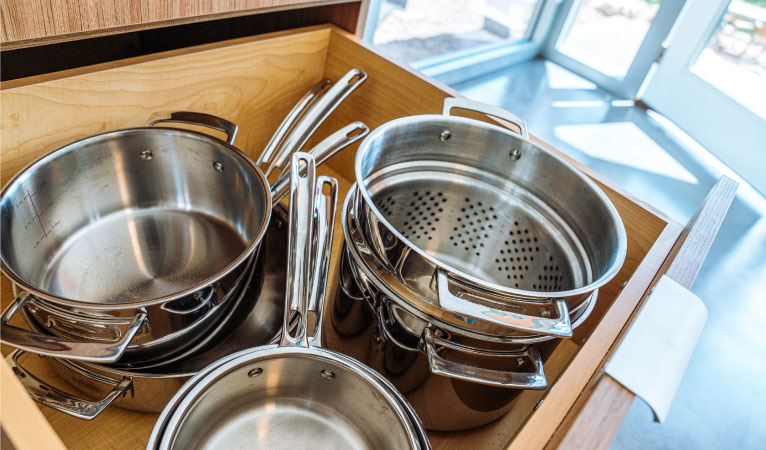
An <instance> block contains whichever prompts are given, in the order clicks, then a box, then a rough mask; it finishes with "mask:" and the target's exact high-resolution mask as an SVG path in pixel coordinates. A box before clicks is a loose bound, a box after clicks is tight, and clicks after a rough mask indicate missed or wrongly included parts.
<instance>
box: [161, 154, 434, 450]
mask: <svg viewBox="0 0 766 450" xmlns="http://www.w3.org/2000/svg"><path fill="white" fill-rule="evenodd" d="M301 162H304V163H305V166H306V167H305V172H304V173H302V174H301V175H297V174H298V173H299V170H300V169H299V167H298V166H299V163H301ZM291 172H292V173H293V174H296V175H294V178H293V180H294V182H293V184H292V187H291V206H290V216H291V220H290V222H291V223H290V236H289V242H290V244H289V252H288V281H287V298H286V307H285V309H286V311H285V318H284V323H283V330H288V326H287V322H288V320H289V319H290V317H294V316H297V317H298V318H299V319H300V324H299V326H298V327H297V328H296V331H295V333H294V335H293V333H290V332H289V331H283V334H282V340H281V343H280V345H279V346H278V347H275V346H266V347H260V348H257V349H253V350H252V351H251V352H249V353H246V354H243V355H239V356H236V357H234V358H227V359H225V360H223V361H222V362H220V363H216V364H213V365H212V366H211V367H210V368H209V369H206V370H205V371H204V372H203V373H201V374H199V375H198V376H196V377H194V378H193V379H192V380H190V381H189V383H188V384H187V385H186V387H185V388H184V389H182V390H181V391H180V392H179V394H178V395H176V397H175V398H174V399H173V400H172V401H171V402H170V404H168V406H167V408H166V411H167V413H163V414H162V415H161V416H160V419H161V420H160V421H158V422H157V424H156V425H155V429H154V431H153V433H152V437H151V439H150V442H149V445H148V448H152V449H153V448H160V449H171V448H184V449H186V448H231V447H237V446H241V445H243V444H247V445H248V446H250V447H256V448H285V447H286V446H289V447H291V448H333V449H337V448H353V449H358V448H381V449H388V448H397V449H401V448H422V447H423V446H422V443H421V442H422V441H421V437H422V436H424V433H422V432H421V433H419V432H418V430H417V428H418V426H417V425H418V424H417V423H416V422H415V423H413V420H412V417H411V416H410V415H409V414H408V410H407V408H405V407H404V406H403V403H402V402H401V400H400V398H399V397H398V396H397V395H396V394H395V390H394V389H393V387H391V386H390V385H388V384H387V383H386V382H385V381H383V380H382V378H380V377H379V376H376V375H374V373H373V372H372V371H371V370H370V369H369V368H367V367H366V366H364V365H363V364H361V363H359V362H358V361H356V360H353V359H351V358H349V357H347V356H344V355H341V354H339V353H336V352H333V351H329V350H325V349H322V348H320V347H319V343H320V342H319V341H320V337H321V327H320V324H321V313H322V305H323V303H324V302H323V300H324V289H325V283H326V281H327V270H328V266H329V251H330V248H331V245H330V244H331V239H332V228H333V227H332V224H333V221H334V210H335V202H336V199H337V191H336V185H335V183H334V180H332V179H328V178H320V180H319V183H318V186H316V185H315V183H314V164H313V161H312V159H311V157H310V156H309V155H305V154H300V153H299V154H296V155H295V156H294V157H293V164H292V170H291ZM322 185H329V187H330V193H329V194H321V190H322V189H323V188H322ZM315 186H316V188H315ZM315 189H316V190H315ZM315 201H316V203H317V207H316V208H314V207H312V206H311V205H312V204H314V202H315ZM312 210H315V211H316V219H314V218H312V217H311V216H312V214H311V213H310V212H311V211H312ZM312 236H315V238H314V239H313V241H314V242H315V244H314V245H313V247H314V248H313V249H312V245H310V242H311V241H312V239H311V237H312ZM312 274H313V276H312ZM312 325H313V326H312ZM312 328H313V332H312Z"/></svg>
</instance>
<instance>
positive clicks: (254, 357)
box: [147, 344, 422, 449]
mask: <svg viewBox="0 0 766 450" xmlns="http://www.w3.org/2000/svg"><path fill="white" fill-rule="evenodd" d="M284 356H294V357H299V358H306V357H308V358H315V359H320V360H325V361H329V362H330V363H332V364H336V365H340V366H342V367H344V368H346V369H348V370H350V371H351V372H353V373H354V374H355V375H357V376H360V377H362V378H363V379H364V381H365V382H367V383H368V384H369V385H371V386H373V387H374V388H375V390H376V391H377V392H378V393H380V394H381V395H382V396H383V397H384V398H386V400H387V402H388V403H389V404H390V405H391V406H392V409H393V410H394V411H395V413H396V414H397V416H398V418H399V420H400V422H401V425H402V426H403V428H404V429H406V432H407V435H408V439H409V440H410V443H411V444H413V446H412V447H413V448H418V445H417V444H415V443H418V444H419V443H420V439H419V436H418V433H417V431H416V428H418V427H421V428H422V425H421V424H420V423H419V421H416V420H413V418H412V417H410V415H409V414H408V412H407V408H405V407H404V403H403V402H406V400H405V399H404V397H403V396H402V395H401V394H400V393H399V392H398V391H397V390H396V388H394V387H393V385H391V383H390V382H389V381H388V380H386V379H385V378H383V377H382V376H380V375H378V374H377V373H375V372H374V371H373V370H372V369H371V368H369V367H367V366H365V365H364V364H363V363H361V362H359V361H357V360H356V359H353V358H351V357H349V356H346V355H344V354H342V353H339V352H336V351H333V350H330V349H326V348H320V347H309V348H306V347H292V346H291V347H281V346H279V345H276V344H274V345H266V346H261V347H255V348H252V349H247V350H243V351H241V352H238V353H235V354H233V355H229V356H226V357H224V358H221V359H220V360H218V361H217V362H215V363H213V364H211V365H209V366H208V367H206V368H205V369H203V370H202V371H200V372H199V373H198V374H197V375H195V376H194V377H193V378H192V379H190V380H189V381H187V382H186V384H184V386H183V387H182V388H181V389H180V390H179V391H178V392H177V393H176V394H175V395H174V396H173V398H172V399H171V400H170V402H168V404H167V405H166V406H165V408H164V409H163V411H162V413H160V416H159V418H158V419H157V422H156V423H155V426H154V429H153V430H152V434H151V436H150V438H149V443H148V444H147V449H149V448H163V443H167V442H168V440H169V439H173V438H174V436H171V437H169V434H172V435H174V434H175V430H176V429H177V428H178V426H179V423H180V420H182V419H183V417H184V416H185V415H186V414H187V413H188V411H189V409H190V408H193V404H194V402H195V401H196V400H197V399H198V398H200V396H201V395H203V394H204V393H205V392H206V391H207V389H208V388H209V387H210V386H211V385H212V384H215V382H216V381H217V380H218V379H219V378H221V377H222V376H225V375H226V374H227V373H229V372H231V371H232V370H236V369H237V368H239V367H241V366H243V365H248V364H251V363H254V362H256V361H259V360H263V359H268V358H278V357H284ZM416 418H417V417H416Z"/></svg>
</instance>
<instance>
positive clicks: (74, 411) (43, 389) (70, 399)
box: [6, 350, 133, 420]
mask: <svg viewBox="0 0 766 450" xmlns="http://www.w3.org/2000/svg"><path fill="white" fill-rule="evenodd" d="M24 353H26V352H24V351H21V350H16V351H14V352H13V353H11V354H10V355H9V356H8V358H7V359H6V360H7V361H8V364H9V365H10V366H11V369H12V370H13V373H14V374H16V377H18V379H19V381H21V384H22V385H23V386H24V388H25V389H26V390H27V393H28V394H29V396H30V397H32V399H33V400H35V401H36V402H38V403H41V404H43V405H45V406H48V407H51V408H53V409H55V410H56V411H61V412H63V413H66V414H69V415H70V416H74V417H77V418H79V419H85V420H91V419H93V418H95V417H96V416H98V415H99V414H100V413H101V411H103V410H104V408H106V407H107V406H109V405H110V404H111V403H112V402H113V401H114V400H115V399H117V398H118V397H120V396H122V395H125V394H126V392H127V390H128V389H131V390H132V387H133V379H132V378H130V377H123V379H122V380H115V379H112V378H108V377H105V376H103V375H101V374H98V373H95V372H91V371H89V370H87V369H85V368H82V367H78V366H73V365H71V364H69V363H67V362H66V361H63V360H58V361H57V362H58V363H60V364H62V365H64V366H65V367H66V368H67V369H69V370H72V371H74V372H77V373H78V374H80V375H83V376H85V377H88V378H90V379H92V380H95V381H98V382H100V383H104V384H108V385H111V386H113V387H112V390H111V391H109V393H107V394H106V396H104V398H102V399H101V400H96V401H88V400H83V399H81V398H79V397H75V396H74V395H72V394H68V393H66V392H64V391H62V390H60V389H58V388H55V387H53V386H51V385H49V384H47V383H45V382H44V381H42V380H40V379H39V378H37V377H36V376H34V375H32V374H31V373H30V372H29V371H28V370H27V369H25V368H24V367H23V366H22V365H21V364H20V363H19V358H20V357H21V356H22V355H23V354H24Z"/></svg>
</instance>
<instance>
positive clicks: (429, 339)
mask: <svg viewBox="0 0 766 450" xmlns="http://www.w3.org/2000/svg"><path fill="white" fill-rule="evenodd" d="M434 334H435V333H434V331H433V330H432V329H431V328H426V329H425V330H424V332H423V344H424V346H425V350H426V357H427V358H428V365H429V366H430V368H431V372H433V373H435V374H439V375H444V376H446V377H450V378H457V379H460V380H465V381H471V382H475V383H481V384H487V385H490V386H499V387H505V388H519V389H538V390H539V389H545V388H547V387H548V382H547V380H546V379H545V372H544V371H543V362H542V359H541V358H540V353H539V352H538V351H537V349H536V348H534V347H532V346H528V347H526V348H525V349H524V350H520V351H510V352H509V351H504V352H493V351H487V350H479V349H475V348H470V347H466V346H463V345H459V344H456V343H454V342H450V341H447V340H443V339H439V338H437V337H436V336H435V335H434ZM437 345H439V346H441V347H446V348H448V349H450V350H455V351H459V352H463V353H471V354H475V355H476V354H478V355H483V356H488V357H501V358H514V359H517V360H518V361H519V366H521V365H524V363H525V361H528V362H529V363H530V364H531V365H532V367H533V368H534V371H533V372H521V371H518V372H517V371H504V370H494V369H485V368H481V367H475V366H469V365H466V364H463V363H461V362H457V361H452V360H449V359H447V358H444V357H443V356H441V355H439V353H438V352H437V350H436V347H437Z"/></svg>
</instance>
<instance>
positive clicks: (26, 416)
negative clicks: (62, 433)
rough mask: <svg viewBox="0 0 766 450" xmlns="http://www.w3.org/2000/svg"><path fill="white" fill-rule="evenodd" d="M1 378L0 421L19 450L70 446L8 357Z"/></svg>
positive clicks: (0, 367) (0, 364) (0, 370)
mask: <svg viewBox="0 0 766 450" xmlns="http://www.w3.org/2000/svg"><path fill="white" fill-rule="evenodd" d="M0 378H2V383H0V391H2V395H0V397H1V398H2V400H0V425H2V428H3V433H4V434H5V435H6V437H7V438H8V439H9V440H10V441H11V443H12V444H13V447H14V448H16V449H18V450H33V449H40V448H44V449H50V450H56V449H62V450H63V449H64V448H66V447H64V444H63V443H62V442H61V439H59V437H58V435H57V434H56V432H55V431H53V428H52V427H51V425H50V424H49V423H48V421H46V420H45V417H44V416H43V414H42V413H41V412H40V410H38V409H37V408H36V407H35V402H34V400H32V398H31V397H29V395H27V391H26V390H25V389H24V386H22V384H21V382H20V381H19V380H18V379H17V378H16V375H14V374H13V372H12V371H11V367H10V366H9V365H8V363H7V362H5V359H2V360H1V361H0Z"/></svg>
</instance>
